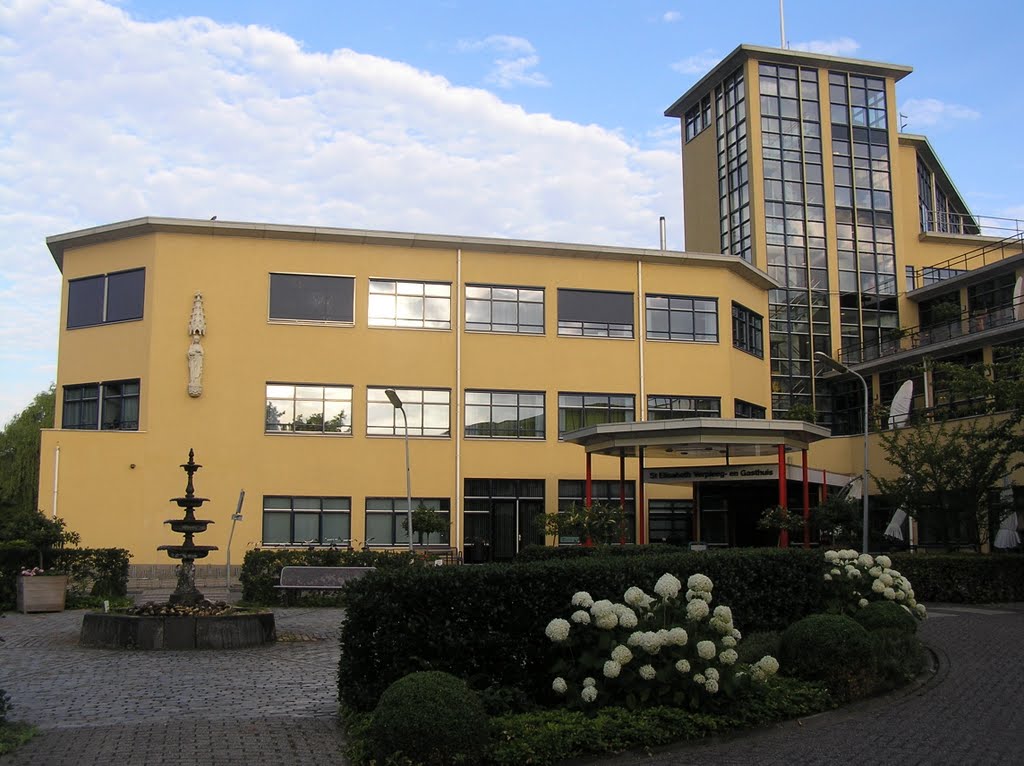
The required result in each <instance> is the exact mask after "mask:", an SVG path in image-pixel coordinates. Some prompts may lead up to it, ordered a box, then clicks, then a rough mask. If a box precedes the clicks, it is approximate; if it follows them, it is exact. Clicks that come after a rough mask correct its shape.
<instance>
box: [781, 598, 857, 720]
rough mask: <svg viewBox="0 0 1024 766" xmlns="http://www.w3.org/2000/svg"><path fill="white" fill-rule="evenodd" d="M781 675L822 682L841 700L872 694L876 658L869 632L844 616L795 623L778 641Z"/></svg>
mask: <svg viewBox="0 0 1024 766" xmlns="http://www.w3.org/2000/svg"><path fill="white" fill-rule="evenodd" d="M778 659H779V663H780V664H781V665H782V672H783V673H785V674H786V675H788V676H792V677H794V678H799V679H801V680H804V681H820V682H822V683H824V684H825V685H826V686H827V687H828V690H829V692H830V693H831V694H832V695H833V696H835V698H836V699H838V700H849V699H856V698H857V697H862V696H864V695H865V694H867V693H869V692H870V691H871V689H872V685H873V678H872V674H873V670H874V654H873V652H872V644H871V639H870V638H869V636H868V632H867V631H866V630H865V629H864V628H863V627H862V626H861V625H860V624H859V623H858V622H856V621H855V620H853V619H852V618H850V617H847V616H846V615H843V614H814V615H811V616H810V617H805V618H804V619H802V620H799V621H797V622H794V623H793V624H792V625H790V626H789V627H788V628H786V629H785V630H784V631H783V632H782V638H781V639H780V641H779V658H778Z"/></svg>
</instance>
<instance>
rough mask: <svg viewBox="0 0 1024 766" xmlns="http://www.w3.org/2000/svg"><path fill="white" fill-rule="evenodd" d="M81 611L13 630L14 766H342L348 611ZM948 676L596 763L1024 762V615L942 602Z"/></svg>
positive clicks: (932, 625) (941, 637)
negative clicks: (114, 628) (261, 626)
mask: <svg viewBox="0 0 1024 766" xmlns="http://www.w3.org/2000/svg"><path fill="white" fill-rule="evenodd" d="M82 614H83V613H82V612H64V613H60V614H47V615H21V614H10V615H8V616H7V618H6V619H4V620H3V621H2V622H0V634H2V635H3V636H4V637H5V638H6V639H7V640H6V643H4V644H0V682H2V685H3V686H4V688H6V689H7V691H8V692H9V693H10V695H11V697H12V700H13V702H14V705H15V707H14V710H13V711H12V713H13V717H14V718H17V719H20V720H26V721H31V722H33V723H35V724H37V725H38V726H39V727H40V728H41V730H42V731H41V733H40V735H39V736H37V737H36V738H35V739H34V740H32V741H31V742H30V743H29V744H28V745H26V746H24V747H22V748H20V749H18V750H17V751H15V752H14V753H12V754H10V755H8V756H4V757H0V766H16V765H17V766H22V765H25V766H28V765H29V764H31V765H32V766H51V765H52V766H98V765H99V764H103V766H106V765H107V764H182V765H184V764H190V765H191V764H196V765H197V766H202V765H204V764H211V765H213V766H236V765H237V766H241V764H246V765H247V766H255V765H257V764H260V765H262V764H267V765H273V764H310V765H311V766H319V764H342V763H344V759H343V758H342V756H341V748H342V746H343V739H342V735H341V731H340V730H339V728H338V726H337V722H336V706H337V699H336V694H337V692H336V689H337V687H336V668H337V660H338V644H337V632H338V626H339V624H340V622H341V619H342V616H343V613H342V611H341V610H339V609H317V610H310V609H278V610H275V614H276V617H277V626H278V633H279V636H280V637H281V639H282V640H281V641H279V642H278V643H277V644H276V645H273V646H267V647H259V648H254V649H242V650H235V651H223V652H202V651H200V652H132V651H112V650H103V649H84V648H80V647H79V646H78V645H77V640H78V631H79V628H80V625H81V617H82ZM921 632H922V636H923V638H924V639H925V641H926V642H927V643H928V645H929V646H930V647H931V648H932V649H933V650H934V652H935V654H936V656H937V659H938V663H937V666H936V671H935V672H934V674H933V675H932V676H931V677H929V678H928V679H927V680H926V681H925V682H924V683H922V684H920V685H917V686H915V687H912V688H911V689H909V690H903V691H900V692H896V693H894V694H893V695H890V696H888V697H885V698H882V699H876V700H870V701H868V702H865V703H861V704H859V705H856V706H853V707H850V708H844V709H843V710H840V711H835V712H831V713H826V714H823V715H819V716H814V717H812V718H808V719H805V720H803V721H793V722H788V723H785V724H780V725H777V726H774V727H770V728H766V729H762V730H758V731H755V732H746V733H742V734H739V735H736V736H733V737H728V738H716V739H713V740H709V741H706V742H700V743H693V744H686V745H680V746H676V747H672V748H668V749H665V750H661V751H658V752H655V753H653V754H646V753H645V754H624V755H620V756H615V757H613V758H605V759H600V760H596V761H590V763H594V764H600V766H625V765H626V764H634V763H644V764H650V765H651V766H685V765H686V764H698V763H701V764H703V763H707V762H711V763H715V764H724V765H725V766H730V765H732V764H737V765H739V764H742V766H749V765H750V764H758V765H760V764H767V765H772V764H786V766H801V765H803V764H808V765H816V764H829V766H834V764H835V763H836V762H837V760H840V761H843V762H854V763H858V762H860V763H866V762H879V761H884V762H888V763H893V764H899V766H912V765H913V764H927V765H928V766H943V765H944V764H957V766H960V765H961V764H985V765H986V766H988V764H993V765H997V764H1016V763H1020V762H1021V761H1022V756H1021V754H1022V753H1024V709H1022V706H1021V698H1020V690H1021V689H1022V688H1024V604H1008V605H1007V604H1003V605H996V606H991V607H963V606H956V605H933V606H932V607H931V617H930V619H929V620H927V621H926V622H925V623H924V625H923V626H922V629H921Z"/></svg>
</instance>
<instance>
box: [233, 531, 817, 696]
mask: <svg viewBox="0 0 1024 766" xmlns="http://www.w3.org/2000/svg"><path fill="white" fill-rule="evenodd" d="M673 550H675V552H674V553H665V554H651V555H637V556H612V555H609V556H587V557H584V558H581V559H571V560H556V561H540V562H534V563H524V564H492V565H488V566H461V567H424V568H417V567H407V566H405V567H398V568H392V569H389V570H387V571H383V570H382V571H379V572H377V573H375V576H374V577H363V578H360V579H358V580H354V581H352V582H351V583H349V584H348V585H347V586H346V591H345V593H346V602H345V606H346V620H345V622H344V624H343V625H342V628H341V660H340V664H339V673H338V683H339V699H340V700H341V701H342V703H343V704H344V705H347V706H350V707H353V708H355V709H357V710H372V709H373V707H374V705H375V704H376V702H377V699H378V698H379V697H380V694H381V692H382V691H383V690H384V688H386V687H387V685H388V684H389V683H391V682H392V681H394V680H396V679H398V678H400V677H401V676H404V675H406V674H407V673H411V672H413V671H416V670H443V671H446V672H449V673H452V674H453V675H456V676H458V677H460V678H465V679H466V680H467V681H468V682H469V683H470V685H471V686H472V687H473V688H474V689H485V688H487V687H488V686H492V685H497V686H506V687H519V688H522V689H523V690H524V691H525V692H526V693H527V694H529V695H530V696H531V697H532V698H534V699H538V700H540V699H545V698H547V697H548V695H550V693H551V691H550V690H551V676H550V675H549V669H550V665H551V661H552V654H551V651H552V644H551V641H550V640H549V639H548V638H547V637H546V636H545V635H544V629H545V627H546V626H547V624H548V621H549V620H550V617H551V615H554V614H557V613H559V612H560V611H561V610H563V609H564V608H565V605H566V604H567V603H569V602H570V601H571V599H572V596H573V594H574V593H575V592H576V591H577V590H586V591H588V592H589V593H591V594H594V595H595V596H597V595H598V594H606V595H609V596H615V597H616V598H619V597H621V595H622V594H623V593H625V591H626V589H627V588H629V587H630V586H632V585H634V584H635V583H637V582H654V581H656V580H657V579H658V577H660V576H661V575H662V574H663V573H664V572H671V573H673V574H674V575H675V576H677V577H679V579H680V580H683V581H685V580H686V578H688V577H689V576H690V575H691V574H693V573H696V572H702V573H703V574H706V575H707V576H708V577H710V578H711V579H712V581H713V582H714V584H715V599H716V602H717V603H722V604H728V605H729V606H730V607H731V608H732V610H733V612H734V614H735V615H736V623H737V627H738V628H739V629H740V630H742V631H745V632H746V631H748V630H778V629H781V628H783V627H785V626H786V625H788V624H789V623H791V622H793V621H795V620H797V619H799V618H801V617H803V616H805V615H807V614H811V613H813V612H815V611H820V610H821V606H822V600H821V598H822V588H821V586H822V580H821V561H820V558H821V557H820V554H819V553H818V552H812V551H803V550H799V549H787V550H781V549H776V548H768V549H733V550H722V551H714V552H701V553H691V552H681V551H678V549H673ZM250 555H251V554H250Z"/></svg>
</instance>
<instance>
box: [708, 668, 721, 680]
mask: <svg viewBox="0 0 1024 766" xmlns="http://www.w3.org/2000/svg"><path fill="white" fill-rule="evenodd" d="M704 677H705V678H707V679H709V680H711V681H717V680H719V679H720V678H721V677H722V676H721V674H719V672H718V670H717V669H715V668H708V669H707V670H705V671H704Z"/></svg>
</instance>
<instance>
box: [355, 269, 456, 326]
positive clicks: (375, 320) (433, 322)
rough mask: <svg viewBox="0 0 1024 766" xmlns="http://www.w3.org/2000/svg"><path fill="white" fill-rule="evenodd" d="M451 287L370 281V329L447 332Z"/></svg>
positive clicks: (439, 284) (445, 284) (386, 280)
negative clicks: (395, 328)
mask: <svg viewBox="0 0 1024 766" xmlns="http://www.w3.org/2000/svg"><path fill="white" fill-rule="evenodd" d="M451 303H452V286H451V285H450V284H448V283H447V282H398V281H396V280H393V279H371V280H370V318H369V324H370V327H415V328H419V329H434V330H450V329H451V327H452V321H451Z"/></svg>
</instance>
